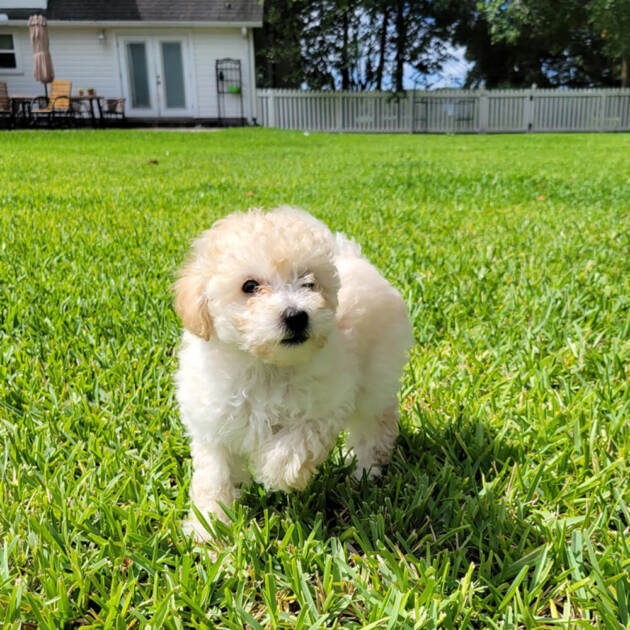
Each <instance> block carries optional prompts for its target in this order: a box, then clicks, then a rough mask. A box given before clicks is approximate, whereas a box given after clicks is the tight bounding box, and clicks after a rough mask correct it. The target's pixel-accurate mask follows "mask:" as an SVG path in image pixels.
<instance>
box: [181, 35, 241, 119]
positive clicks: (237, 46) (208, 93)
mask: <svg viewBox="0 0 630 630" xmlns="http://www.w3.org/2000/svg"><path fill="white" fill-rule="evenodd" d="M192 42H193V63H194V66H195V76H196V80H197V104H198V111H199V116H200V117H202V118H216V117H218V115H219V112H218V109H217V107H218V105H217V104H218V101H217V78H216V75H215V62H216V60H217V59H225V58H228V57H229V58H231V59H239V60H240V62H241V79H242V81H243V90H242V92H243V109H244V112H245V117H246V118H247V119H250V118H251V91H250V90H251V86H250V80H249V77H250V75H251V73H250V68H249V54H248V45H249V44H248V38H247V36H246V35H245V36H243V34H242V33H241V29H240V28H231V29H228V28H226V29H203V30H201V29H200V30H195V31H193V36H192ZM227 96H229V95H227ZM233 98H234V97H233ZM234 105H235V104H234Z"/></svg>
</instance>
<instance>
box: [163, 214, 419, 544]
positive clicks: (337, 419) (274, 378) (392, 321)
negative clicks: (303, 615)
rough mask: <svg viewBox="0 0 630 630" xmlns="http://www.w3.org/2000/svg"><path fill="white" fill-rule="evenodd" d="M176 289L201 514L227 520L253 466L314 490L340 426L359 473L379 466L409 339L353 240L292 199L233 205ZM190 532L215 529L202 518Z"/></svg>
mask: <svg viewBox="0 0 630 630" xmlns="http://www.w3.org/2000/svg"><path fill="white" fill-rule="evenodd" d="M248 280H255V281H256V282H257V283H258V286H257V288H256V290H255V291H254V292H253V293H246V292H244V291H243V286H244V283H246V282H247V281H248ZM174 289H175V308H176V311H177V312H178V314H179V315H180V317H181V319H182V322H183V324H184V327H185V330H184V334H183V337H182V343H181V347H180V351H179V369H178V371H177V374H176V385H177V399H178V401H179V404H180V409H181V418H182V422H183V424H184V426H185V427H186V429H187V430H188V433H189V435H190V439H191V453H192V459H193V471H194V472H193V478H192V482H191V488H190V495H191V500H192V502H193V503H194V504H195V505H196V507H197V508H198V510H199V511H200V512H201V513H202V514H207V513H214V514H215V515H216V516H218V517H219V518H225V514H224V513H223V510H222V509H221V508H220V503H223V504H225V505H231V503H232V501H233V500H234V499H235V498H237V496H238V486H239V485H240V484H241V483H244V482H246V481H247V480H248V479H249V478H250V475H253V477H254V479H256V480H258V481H260V482H261V483H263V484H264V485H265V487H267V488H270V489H278V490H284V491H290V490H292V489H303V488H305V487H306V485H307V484H308V482H309V480H310V479H311V477H312V475H313V474H314V473H315V471H316V469H317V467H318V466H319V464H321V463H322V462H323V461H324V459H325V458H326V457H327V455H328V453H329V452H330V450H331V448H332V447H333V445H334V444H335V441H336V438H337V436H338V435H339V433H340V432H341V431H344V430H345V431H347V432H348V440H347V443H348V446H349V448H350V449H351V450H352V452H353V453H354V455H356V458H357V464H358V465H357V474H358V475H359V476H360V475H361V474H362V473H363V471H366V472H367V473H368V474H369V475H375V474H378V472H379V465H380V464H383V463H385V462H386V461H387V459H388V457H389V454H390V452H391V448H392V445H393V442H394V440H395V438H396V435H397V431H398V404H397V396H396V394H397V390H398V380H399V378H400V373H401V370H402V367H403V365H404V363H405V360H406V352H407V350H408V348H409V346H410V344H411V341H412V334H411V326H410V324H409V319H408V316H407V310H406V307H405V304H404V302H403V300H402V298H401V297H400V295H399V293H398V292H397V291H396V290H395V289H394V288H393V287H392V286H391V285H390V284H389V283H388V282H387V281H386V280H385V279H384V278H383V277H382V276H381V274H380V273H379V272H378V271H377V269H376V268H375V267H374V266H372V265H371V264H370V263H369V262H368V261H367V260H366V259H365V258H364V257H363V256H362V255H361V250H360V248H359V247H358V245H357V244H356V243H354V242H353V241H350V240H349V239H348V238H346V237H345V236H344V235H342V234H339V233H337V234H332V233H331V232H330V230H329V229H328V228H327V227H326V226H325V225H324V224H323V223H322V222H320V221H318V220H317V219H315V218H313V217H312V216H311V215H309V214H307V213H306V212H303V211H300V210H295V209H292V208H287V207H283V208H279V209H277V210H274V211H273V212H269V213H263V212H262V211H260V210H251V211H249V212H247V213H235V214H232V215H229V216H228V217H226V218H224V219H222V220H220V221H218V222H217V223H216V224H215V225H214V226H213V227H212V228H211V229H210V230H208V231H207V232H204V234H203V235H202V236H201V237H200V238H199V239H198V240H197V241H196V242H195V244H194V246H193V252H192V255H191V258H190V260H189V262H188V264H187V265H186V266H185V267H184V269H183V270H182V272H181V273H180V277H179V279H178V280H177V282H176V283H175V287H174ZM288 308H291V309H295V310H299V311H303V312H306V313H307V315H308V331H307V335H308V338H307V339H306V340H305V341H303V342H301V343H289V342H287V340H288V338H289V337H290V336H291V333H290V332H288V331H287V327H286V322H285V321H284V320H283V314H284V313H285V311H286V310H287V309H288ZM187 528H188V530H189V531H190V530H192V531H193V532H194V534H195V537H196V538H197V539H198V540H206V539H207V538H208V532H207V531H206V530H205V529H204V527H203V526H202V525H201V523H200V522H199V521H198V519H197V518H196V517H195V515H194V513H191V517H190V520H189V521H188V523H187Z"/></svg>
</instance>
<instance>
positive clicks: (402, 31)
mask: <svg viewBox="0 0 630 630" xmlns="http://www.w3.org/2000/svg"><path fill="white" fill-rule="evenodd" d="M406 43H407V27H406V24H405V0H398V2H397V3H396V68H395V70H394V88H395V90H396V92H402V91H403V75H404V72H405V47H406Z"/></svg>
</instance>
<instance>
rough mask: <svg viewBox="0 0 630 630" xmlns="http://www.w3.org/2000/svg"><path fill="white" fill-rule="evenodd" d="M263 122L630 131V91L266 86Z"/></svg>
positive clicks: (332, 127)
mask: <svg viewBox="0 0 630 630" xmlns="http://www.w3.org/2000/svg"><path fill="white" fill-rule="evenodd" d="M257 98H258V116H257V122H258V124H260V125H263V126H266V127H277V128H279V129H304V130H318V131H347V132H376V133H379V132H380V133H506V132H528V131H531V132H537V131H630V89H629V88H625V89H579V90H549V89H526V90H435V91H428V90H422V91H420V90H409V91H407V92H405V93H403V94H391V93H389V92H341V91H340V92H315V91H303V90H268V89H265V90H263V89H259V90H258V93H257Z"/></svg>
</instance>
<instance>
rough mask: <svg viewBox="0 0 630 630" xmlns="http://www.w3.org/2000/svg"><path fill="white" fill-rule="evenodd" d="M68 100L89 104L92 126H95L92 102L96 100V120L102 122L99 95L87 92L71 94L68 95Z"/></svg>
mask: <svg viewBox="0 0 630 630" xmlns="http://www.w3.org/2000/svg"><path fill="white" fill-rule="evenodd" d="M70 101H71V102H72V103H88V104H89V106H90V119H91V120H92V126H93V127H96V120H97V118H96V111H95V109H94V103H95V102H96V107H97V108H98V120H99V123H101V124H102V122H103V109H102V107H101V97H100V96H96V95H93V96H90V95H89V94H84V95H81V96H80V95H78V94H73V95H72V96H71V97H70Z"/></svg>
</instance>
